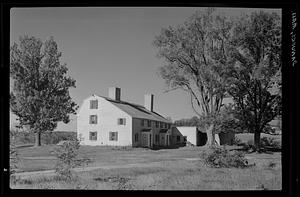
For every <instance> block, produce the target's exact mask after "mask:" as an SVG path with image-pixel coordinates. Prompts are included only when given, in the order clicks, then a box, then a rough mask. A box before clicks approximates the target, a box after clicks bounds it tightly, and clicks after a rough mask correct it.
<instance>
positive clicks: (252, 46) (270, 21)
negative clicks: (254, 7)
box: [228, 11, 281, 150]
mask: <svg viewBox="0 0 300 197" xmlns="http://www.w3.org/2000/svg"><path fill="white" fill-rule="evenodd" d="M232 38H233V40H232V42H231V44H232V46H233V47H232V50H231V55H230V56H231V58H229V59H230V61H231V63H232V64H231V65H232V67H231V70H230V72H229V75H228V78H230V83H231V87H230V88H229V89H228V92H229V93H230V95H231V96H232V97H233V100H234V102H235V104H236V106H235V110H236V112H237V116H238V119H239V120H240V122H241V123H242V125H243V126H244V128H246V129H248V131H249V132H253V133H254V142H255V146H256V149H257V150H259V148H260V133H261V132H262V131H263V130H264V128H265V126H266V125H267V123H268V122H270V121H271V120H273V119H274V118H275V117H276V116H278V115H280V114H281V20H280V17H279V16H278V15H277V14H276V13H267V12H262V11H261V12H255V13H252V14H251V16H245V17H242V18H241V19H240V20H239V21H237V23H236V24H235V27H234V36H233V37H232Z"/></svg>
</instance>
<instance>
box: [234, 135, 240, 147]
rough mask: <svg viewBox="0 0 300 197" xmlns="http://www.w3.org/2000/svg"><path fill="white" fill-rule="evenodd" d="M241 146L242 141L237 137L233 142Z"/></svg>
mask: <svg viewBox="0 0 300 197" xmlns="http://www.w3.org/2000/svg"><path fill="white" fill-rule="evenodd" d="M241 144H242V140H241V139H240V138H238V137H236V136H235V137H234V140H233V145H241Z"/></svg>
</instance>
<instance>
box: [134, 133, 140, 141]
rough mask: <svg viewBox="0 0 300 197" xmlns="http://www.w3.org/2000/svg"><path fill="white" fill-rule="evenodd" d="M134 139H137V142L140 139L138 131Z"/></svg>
mask: <svg viewBox="0 0 300 197" xmlns="http://www.w3.org/2000/svg"><path fill="white" fill-rule="evenodd" d="M134 141H135V142H138V141H139V134H138V133H136V134H135V135H134Z"/></svg>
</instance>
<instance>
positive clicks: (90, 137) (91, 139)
mask: <svg viewBox="0 0 300 197" xmlns="http://www.w3.org/2000/svg"><path fill="white" fill-rule="evenodd" d="M92 133H96V137H95V136H94V137H95V139H93V136H91V134H92ZM89 140H90V141H97V140H98V132H97V131H90V132H89Z"/></svg>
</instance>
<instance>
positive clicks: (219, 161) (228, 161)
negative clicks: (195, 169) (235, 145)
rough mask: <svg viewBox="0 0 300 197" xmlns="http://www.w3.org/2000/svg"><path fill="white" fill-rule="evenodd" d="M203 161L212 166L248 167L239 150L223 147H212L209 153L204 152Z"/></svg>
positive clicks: (243, 155)
mask: <svg viewBox="0 0 300 197" xmlns="http://www.w3.org/2000/svg"><path fill="white" fill-rule="evenodd" d="M202 158H203V159H204V161H205V163H206V164H207V165H209V166H211V167H214V168H231V167H234V168H246V167H249V165H248V161H247V159H246V158H245V154H244V153H243V152H241V151H234V152H229V151H228V150H227V149H226V148H225V147H223V148H221V147H213V148H212V149H211V150H210V152H209V153H207V152H204V153H203V154H202Z"/></svg>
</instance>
